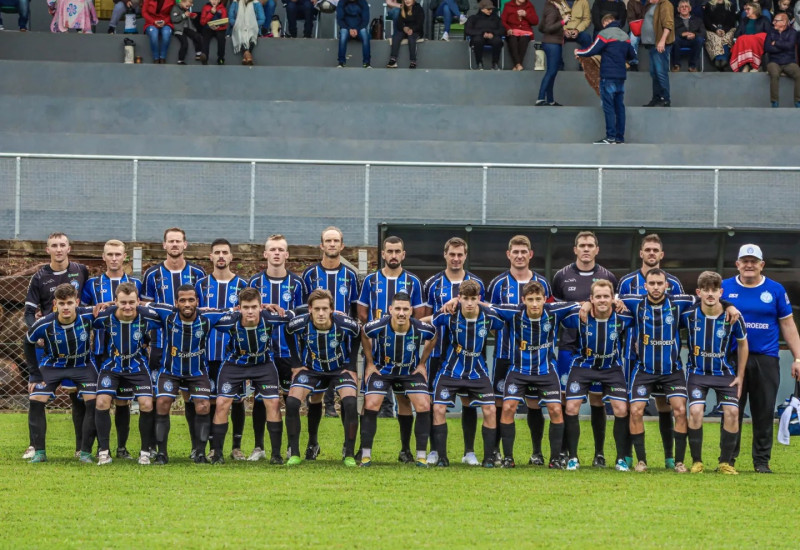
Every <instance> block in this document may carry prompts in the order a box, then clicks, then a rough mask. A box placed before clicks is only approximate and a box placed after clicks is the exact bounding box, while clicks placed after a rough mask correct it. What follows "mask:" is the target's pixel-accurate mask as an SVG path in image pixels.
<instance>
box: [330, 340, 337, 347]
mask: <svg viewBox="0 0 800 550" xmlns="http://www.w3.org/2000/svg"><path fill="white" fill-rule="evenodd" d="M329 345H330V347H331V349H333V348H335V347H336V346H338V345H339V341H338V340H331V343H330V344H329Z"/></svg>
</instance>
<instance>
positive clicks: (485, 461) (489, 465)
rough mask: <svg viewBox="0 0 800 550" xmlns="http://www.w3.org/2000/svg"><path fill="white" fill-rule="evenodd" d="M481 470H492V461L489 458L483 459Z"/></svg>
mask: <svg viewBox="0 0 800 550" xmlns="http://www.w3.org/2000/svg"><path fill="white" fill-rule="evenodd" d="M481 467H482V468H494V460H492V459H491V458H484V459H483V462H481Z"/></svg>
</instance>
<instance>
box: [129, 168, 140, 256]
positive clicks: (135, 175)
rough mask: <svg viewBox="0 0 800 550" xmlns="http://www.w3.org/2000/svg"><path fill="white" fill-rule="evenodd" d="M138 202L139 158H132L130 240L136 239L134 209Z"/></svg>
mask: <svg viewBox="0 0 800 550" xmlns="http://www.w3.org/2000/svg"><path fill="white" fill-rule="evenodd" d="M138 203H139V160H138V159H133V195H132V197H131V240H132V241H136V223H137V220H136V210H137V208H138Z"/></svg>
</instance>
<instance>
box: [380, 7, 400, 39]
mask: <svg viewBox="0 0 800 550" xmlns="http://www.w3.org/2000/svg"><path fill="white" fill-rule="evenodd" d="M402 7H403V0H386V21H384V22H383V24H384V25H387V24H388V23H389V21H392V22H393V27H392V35H394V33H395V32H397V26H398V18H399V17H400V9H401V8H402Z"/></svg>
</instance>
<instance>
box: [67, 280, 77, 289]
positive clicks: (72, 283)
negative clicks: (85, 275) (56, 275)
mask: <svg viewBox="0 0 800 550" xmlns="http://www.w3.org/2000/svg"><path fill="white" fill-rule="evenodd" d="M69 284H71V285H72V286H73V287H75V290H78V289H79V287H78V281H76V280H75V279H73V280H71V281H70V282H69Z"/></svg>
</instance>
